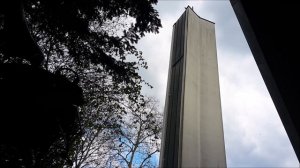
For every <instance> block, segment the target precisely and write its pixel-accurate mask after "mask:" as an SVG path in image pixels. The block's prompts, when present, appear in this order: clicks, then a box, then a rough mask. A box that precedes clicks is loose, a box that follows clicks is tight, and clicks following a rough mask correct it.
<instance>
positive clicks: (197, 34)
mask: <svg viewBox="0 0 300 168" xmlns="http://www.w3.org/2000/svg"><path fill="white" fill-rule="evenodd" d="M182 17H185V19H182ZM182 17H181V18H180V19H179V20H178V22H176V23H175V25H174V31H173V39H172V51H171V60H170V69H169V79H168V88H167V98H166V108H165V131H164V135H163V146H162V152H161V160H160V166H161V167H226V158H225V145H224V135H223V126H222V114H221V101H220V91H219V90H220V89H219V79H218V78H219V77H218V65H217V52H216V41H215V29H214V23H212V22H210V21H207V20H205V19H202V18H200V17H199V16H197V15H196V13H194V11H192V9H190V8H187V10H186V11H185V13H184V14H183V15H182ZM182 20H184V22H182ZM179 24H184V30H183V31H184V33H183V34H184V37H183V38H178V37H180V34H181V33H180V32H178V31H182V30H181V29H180V28H179ZM178 34H179V36H178ZM176 40H181V42H182V46H183V48H184V50H183V58H182V59H175V63H174V61H173V60H174V57H175V56H176V54H174V52H180V51H181V50H180V49H179V51H178V49H177V48H180V47H181V45H180V44H181V43H180V42H179V43H178V41H176ZM177 58H178V57H177ZM180 62H182V66H183V68H182V70H180V69H179V70H177V71H175V70H176V69H174V67H176V66H179V65H180ZM177 64H179V65H177ZM174 76H179V78H177V79H176V77H174ZM179 79H181V80H179ZM176 83H178V84H176ZM177 85H178V86H177ZM174 88H175V89H174ZM176 88H177V89H176ZM178 88H179V89H178ZM176 92H180V93H176ZM174 100H177V101H174ZM174 103H178V105H177V104H176V106H175V105H174ZM176 108H179V110H178V112H177V109H176ZM177 113H179V114H177ZM174 123H175V124H174ZM174 127H178V129H176V128H174ZM174 129H175V130H174ZM172 139H175V140H172ZM176 139H178V141H176ZM172 141H175V143H173V142H172ZM170 142H171V144H170ZM176 142H177V143H176ZM171 157H173V158H171Z"/></svg>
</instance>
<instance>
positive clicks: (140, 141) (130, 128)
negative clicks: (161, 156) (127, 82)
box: [106, 97, 162, 168]
mask: <svg viewBox="0 0 300 168" xmlns="http://www.w3.org/2000/svg"><path fill="white" fill-rule="evenodd" d="M125 106H126V108H125V111H127V114H126V115H125V116H124V123H122V124H121V126H120V130H119V136H117V137H118V138H116V139H113V141H112V142H111V143H110V144H111V146H110V147H111V148H112V152H111V157H110V158H109V159H110V160H109V161H108V162H109V163H110V164H115V165H119V166H121V167H129V168H132V167H157V165H155V164H154V163H153V162H151V158H152V157H153V156H154V154H156V153H158V152H159V150H160V136H161V130H162V114H161V113H160V112H159V111H158V101H157V100H155V99H154V98H150V97H147V98H145V99H142V100H141V101H140V102H139V103H138V104H137V103H131V102H129V103H128V104H127V105H125ZM106 166H108V165H106Z"/></svg>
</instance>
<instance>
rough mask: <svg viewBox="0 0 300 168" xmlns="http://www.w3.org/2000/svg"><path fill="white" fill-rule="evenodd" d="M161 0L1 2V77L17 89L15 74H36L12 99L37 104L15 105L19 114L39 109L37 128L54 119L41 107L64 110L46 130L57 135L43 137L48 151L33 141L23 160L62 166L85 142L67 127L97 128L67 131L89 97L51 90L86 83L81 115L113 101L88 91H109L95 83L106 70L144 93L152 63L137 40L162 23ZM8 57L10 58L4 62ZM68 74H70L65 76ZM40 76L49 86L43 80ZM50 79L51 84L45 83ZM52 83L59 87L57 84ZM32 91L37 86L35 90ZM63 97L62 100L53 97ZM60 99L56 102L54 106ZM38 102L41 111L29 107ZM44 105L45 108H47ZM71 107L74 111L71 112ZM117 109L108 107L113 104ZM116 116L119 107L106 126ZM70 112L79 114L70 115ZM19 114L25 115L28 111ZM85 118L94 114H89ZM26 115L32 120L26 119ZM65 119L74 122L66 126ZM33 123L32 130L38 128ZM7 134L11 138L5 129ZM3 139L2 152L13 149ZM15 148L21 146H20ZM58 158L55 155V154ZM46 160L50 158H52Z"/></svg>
mask: <svg viewBox="0 0 300 168" xmlns="http://www.w3.org/2000/svg"><path fill="white" fill-rule="evenodd" d="M156 3H157V0H150V1H149V0H132V1H123V0H115V1H98V0H92V1H88V2H87V1H85V0H53V1H47V0H16V1H10V0H4V1H1V2H0V62H1V65H0V67H5V68H1V69H0V71H1V72H0V84H3V81H5V82H7V83H5V87H7V88H2V89H3V91H5V90H13V89H14V88H16V87H19V86H18V85H16V84H15V83H16V81H18V82H20V83H22V82H24V81H26V77H32V78H29V79H27V81H28V80H31V81H29V82H28V85H26V86H25V85H22V87H20V89H19V90H20V92H16V97H20V94H21V91H23V90H29V91H28V93H27V92H26V93H24V94H23V92H22V95H21V97H23V98H22V99H17V100H18V101H14V100H13V99H12V100H13V101H14V102H13V101H12V102H8V104H11V105H12V106H13V105H15V106H20V104H22V105H25V106H30V108H26V109H27V110H23V111H22V110H20V109H21V107H20V109H16V110H14V112H13V114H14V116H16V117H19V116H22V115H20V114H26V115H27V114H28V116H33V117H34V120H30V121H31V123H33V125H35V127H36V128H41V129H42V128H44V127H40V125H39V124H41V123H43V122H42V121H47V120H48V119H47V117H44V118H43V119H41V118H40V117H41V116H42V115H35V114H39V113H41V114H43V115H44V114H45V116H51V115H52V113H53V112H55V111H56V109H60V110H62V111H63V112H62V113H59V114H60V115H58V116H52V117H50V118H53V119H54V120H55V122H54V123H53V122H52V124H54V126H55V128H57V130H62V131H52V132H51V133H50V135H47V136H51V137H52V138H51V142H47V145H44V148H45V149H43V150H42V151H41V150H40V148H41V146H37V147H35V148H34V149H33V148H31V147H30V148H26V149H25V153H27V154H24V155H27V156H29V155H30V157H28V158H27V159H26V158H25V157H24V156H20V157H21V158H18V157H16V158H15V159H16V160H18V159H23V160H27V161H25V162H28V163H26V164H27V165H34V164H35V165H36V167H38V166H37V164H36V163H37V162H40V161H41V160H44V161H43V162H44V163H40V165H48V166H49V167H50V165H52V166H53V167H59V165H65V164H69V163H70V161H69V159H66V158H71V156H73V155H74V152H76V149H75V148H74V145H75V144H78V143H79V142H80V138H79V139H78V136H76V137H74V136H73V135H72V134H70V135H67V134H68V133H67V132H76V134H77V133H78V132H80V133H82V134H85V131H86V130H91V128H82V129H83V131H82V130H72V131H68V129H69V127H70V125H78V124H73V123H74V122H77V115H78V113H77V112H75V111H76V110H77V105H82V103H77V101H70V102H67V103H66V102H65V101H67V100H68V99H63V96H60V95H64V94H66V95H67V96H66V97H68V98H70V99H72V94H71V93H73V92H68V93H64V94H57V95H53V96H52V97H51V96H50V97H49V96H48V95H49V94H50V95H51V94H52V93H54V92H63V91H62V90H63V89H62V88H69V87H66V86H70V87H71V88H76V89H75V90H78V89H77V85H79V86H80V87H81V88H82V90H83V93H84V94H83V96H84V97H85V99H86V104H87V105H86V106H84V107H82V108H81V109H80V113H79V118H81V119H82V120H84V117H87V115H86V112H87V110H90V111H95V109H94V108H92V105H93V104H96V105H94V106H96V107H100V106H102V107H101V108H103V109H105V108H106V106H104V105H105V104H106V103H107V104H109V103H110V101H111V100H110V99H106V98H102V99H101V98H96V97H89V96H91V95H94V94H96V93H97V92H98V91H100V92H102V91H104V92H105V89H103V88H95V87H98V86H95V87H94V86H93V87H91V86H89V82H90V80H91V79H92V80H97V79H100V78H101V76H102V75H105V76H107V78H106V80H108V81H109V84H108V85H110V86H112V87H111V88H113V89H114V90H113V91H117V93H118V94H117V95H125V97H127V98H128V99H130V100H131V101H137V99H138V97H139V95H140V89H141V84H142V83H143V82H144V81H143V80H142V78H141V77H140V76H139V74H138V73H137V71H138V68H140V67H143V68H147V64H146V63H145V61H144V59H143V57H142V53H141V52H140V51H138V50H137V49H136V48H135V47H134V45H135V44H136V43H137V42H138V40H139V39H140V38H141V37H143V36H144V34H145V33H150V32H154V33H157V32H158V29H159V27H161V24H160V20H159V19H158V13H157V11H156V10H155V9H154V8H153V5H154V4H156ZM129 56H131V58H130V57H129ZM128 58H130V59H128ZM4 64H5V66H3V65H4ZM12 67H16V69H19V70H20V71H22V72H24V73H25V74H24V75H23V76H24V78H22V80H10V79H11V78H10V77H11V76H13V75H14V74H13V73H12V72H13V71H14V70H12ZM28 69H29V70H30V71H28ZM35 72H38V74H40V76H39V75H38V78H35V77H37V76H34V75H32V74H35ZM3 74H5V75H3ZM90 74H94V75H95V76H96V77H95V78H94V77H92V75H90ZM62 78H63V80H60V79H62ZM33 79H34V80H33ZM52 79H54V80H52ZM41 80H42V81H41ZM58 81H61V82H58ZM47 82H48V83H47ZM36 83H39V84H41V85H42V86H40V85H36ZM12 84H15V85H12ZM60 84H61V85H60ZM46 85H47V86H49V87H44V86H46ZM58 85H59V86H61V87H60V88H57V87H54V88H53V86H58ZM1 86H3V85H1ZM12 86H14V88H13V87H12ZM28 87H29V88H30V89H28ZM37 88H39V89H40V90H39V89H37ZM51 89H53V90H52V91H51ZM30 91H32V92H33V93H34V94H31V93H30ZM113 91H110V93H113ZM4 95H6V96H7V95H9V94H4ZM78 95H80V94H78ZM78 95H77V99H78V100H79V99H81V98H80V96H78ZM104 95H105V94H104ZM1 96H2V97H1ZM6 96H3V94H2V95H0V99H1V100H6ZM47 96H48V97H47ZM40 97H43V98H46V99H45V100H44V101H42V100H41V99H39V98H40ZM111 97H115V100H114V101H113V102H118V101H119V100H121V99H122V97H123V96H111ZM57 98H59V99H60V100H62V101H61V102H60V101H53V100H56V99H57ZM30 100H33V101H30ZM36 100H37V101H36ZM75 100H76V99H75ZM1 102H2V101H1ZM36 104H42V106H39V108H37V107H36ZM53 106H54V107H56V108H55V109H53V108H51V107H53ZM114 106H118V105H117V103H115V105H113V103H112V104H110V105H107V109H110V108H112V107H114ZM5 107H8V106H5ZM59 107H66V108H59ZM1 108H3V106H2V107H1ZM32 108H35V110H34V111H35V112H36V113H32V110H30V109H32ZM45 108H46V110H41V109H45ZM116 109H117V108H116ZM1 111H2V113H11V110H7V109H5V110H2V109H1ZM66 111H69V112H70V113H65V112H66ZM104 111H106V110H104ZM111 111H112V110H107V112H111ZM66 114H70V115H66ZM116 116H118V115H112V116H111V118H112V119H111V120H110V121H109V122H107V123H105V124H102V125H104V126H103V127H106V125H108V126H109V125H113V126H115V125H116V123H118V121H117V120H120V119H118V117H117V118H116ZM69 118H72V119H73V120H69ZM113 118H114V120H113ZM2 119H3V121H5V122H2V123H3V125H8V123H12V122H13V120H7V118H5V117H3V116H2ZM10 119H11V118H10ZM18 119H19V120H20V121H21V120H22V118H21V117H19V118H18ZM85 119H86V121H87V120H88V117H87V118H85ZM35 121H39V122H40V123H36V122H35ZM65 121H67V122H65ZM104 121H105V120H101V121H94V120H91V121H90V122H95V123H97V122H98V123H101V122H104ZM22 123H23V124H24V123H25V124H26V122H22ZM64 123H70V124H69V125H66V126H65V127H62V126H63V125H64ZM95 123H94V124H95ZM3 125H1V126H3ZM15 125H16V126H15V127H17V128H22V126H23V125H22V124H20V123H19V122H16V123H15ZM91 125H93V124H91ZM99 125H101V124H99ZM85 126H90V125H85ZM51 128H53V127H49V129H51ZM72 128H73V127H72ZM75 128H76V127H74V129H75ZM27 131H31V129H28V130H27ZM41 132H44V133H47V131H46V130H36V131H35V132H32V131H31V134H32V135H36V137H39V136H38V135H39V134H40V133H41ZM48 133H49V132H48ZM4 137H7V138H9V136H5V135H4ZM24 137H26V136H22V137H21V138H20V142H22V140H23V139H22V138H24ZM54 137H55V138H54ZM45 139H47V138H45ZM2 145H3V143H2V141H1V145H0V148H1V151H0V155H2V153H1V152H3V151H4V155H6V154H7V153H9V152H10V149H8V148H6V147H7V146H4V148H5V150H2ZM75 146H76V145H75ZM13 148H14V149H15V148H17V149H18V146H16V145H15V144H14V145H13ZM7 151H8V152H7ZM28 151H34V152H28ZM15 153H18V150H16V152H15ZM57 153H58V154H57ZM56 154H57V155H56ZM37 156H38V157H37ZM53 156H57V157H58V158H54V157H53ZM8 158H9V157H8ZM51 159H55V161H53V160H51ZM45 160H47V163H51V164H47V163H46V162H45ZM59 160H60V161H59ZM66 160H68V163H66ZM20 165H24V164H23V163H22V164H19V166H20Z"/></svg>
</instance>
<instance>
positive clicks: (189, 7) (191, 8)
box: [184, 5, 215, 24]
mask: <svg viewBox="0 0 300 168" xmlns="http://www.w3.org/2000/svg"><path fill="white" fill-rule="evenodd" d="M188 10H189V11H192V12H193V13H194V14H195V15H196V16H197V17H198V18H199V19H201V20H204V21H207V22H210V23H212V24H215V22H213V21H210V20H208V19H204V18H202V17H200V16H199V15H198V14H197V13H196V12H195V11H194V9H193V7H191V6H189V5H188V6H187V7H186V8H185V11H184V12H187V11H188Z"/></svg>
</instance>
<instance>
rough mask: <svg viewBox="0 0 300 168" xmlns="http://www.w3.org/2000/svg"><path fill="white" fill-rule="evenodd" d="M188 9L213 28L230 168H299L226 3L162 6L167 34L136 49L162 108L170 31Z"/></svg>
mask: <svg viewBox="0 0 300 168" xmlns="http://www.w3.org/2000/svg"><path fill="white" fill-rule="evenodd" d="M187 5H190V6H192V7H193V8H194V11H195V12H196V13H197V14H198V15H199V16H200V17H202V18H205V19H208V20H211V21H213V22H215V27H216V38H217V39H216V40H217V52H218V66H219V75H220V87H221V101H222V115H223V125H224V134H225V148H226V158H227V165H228V167H299V163H298V160H297V158H296V155H295V153H294V151H293V148H292V146H291V144H290V141H289V139H288V137H287V134H286V132H285V130H284V128H283V126H282V123H281V121H280V118H279V116H278V114H277V111H276V109H275V107H274V105H273V102H272V100H271V98H270V95H269V93H268V91H267V89H266V86H265V84H264V82H263V80H262V77H261V75H260V73H259V70H258V68H257V66H256V64H255V61H254V59H253V56H252V53H251V51H250V49H249V47H248V45H247V42H246V40H245V37H244V35H243V33H242V30H241V28H240V25H239V24H238V21H237V19H236V16H235V15H234V12H233V10H232V7H231V5H230V3H229V2H228V1H223V0H220V1H214V0H210V1H209V0H206V1H166V0H165V1H162V0H161V1H159V3H158V5H157V6H156V8H157V9H158V11H159V14H160V18H161V21H162V25H163V28H162V29H161V30H160V33H159V34H156V35H155V34H148V35H146V37H145V38H143V39H142V40H141V41H140V43H139V44H138V48H139V49H140V50H142V51H143V53H144V56H145V58H146V60H147V61H148V65H149V69H148V70H146V71H142V72H141V75H142V76H143V77H144V78H145V79H146V81H148V82H150V83H151V84H152V85H153V86H154V88H153V89H148V88H144V89H143V91H144V93H145V94H147V95H150V96H154V97H157V98H158V99H159V100H160V102H161V103H160V105H161V109H163V108H164V102H165V95H166V84H167V76H168V67H169V58H170V47H171V36H172V26H173V24H174V23H175V22H176V21H177V19H178V18H179V16H180V15H181V14H182V13H183V12H184V7H186V6H187Z"/></svg>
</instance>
